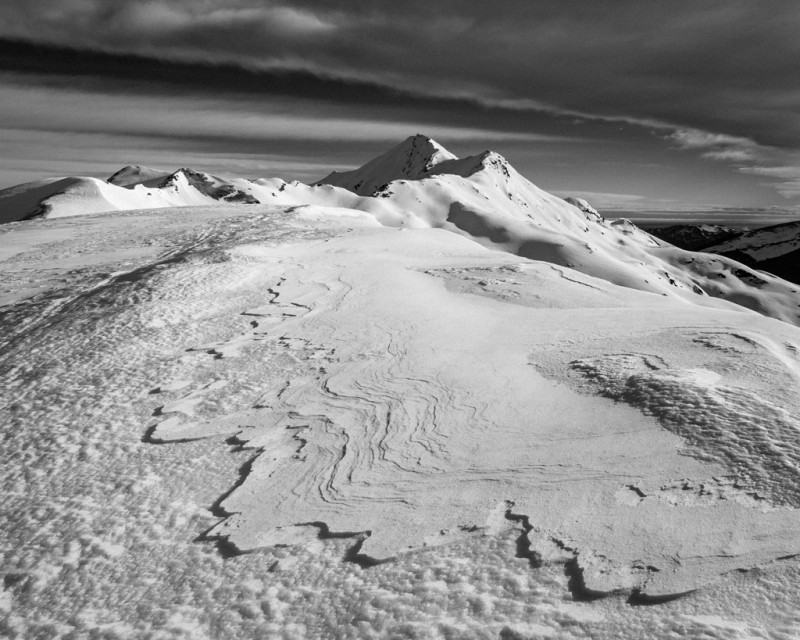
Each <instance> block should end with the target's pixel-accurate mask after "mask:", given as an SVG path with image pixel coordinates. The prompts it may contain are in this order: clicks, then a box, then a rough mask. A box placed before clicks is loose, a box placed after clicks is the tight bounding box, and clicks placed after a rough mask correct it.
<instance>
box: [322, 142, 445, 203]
mask: <svg viewBox="0 0 800 640" xmlns="http://www.w3.org/2000/svg"><path fill="white" fill-rule="evenodd" d="M455 159H456V156H454V155H453V154H452V153H450V152H449V151H447V149H445V148H444V147H442V146H441V145H440V144H438V143H437V142H435V141H434V140H431V139H430V138H428V137H426V136H423V135H421V134H417V135H416V136H412V137H410V138H408V139H406V140H404V141H403V142H401V143H400V144H398V145H397V146H396V147H393V148H392V149H389V151H387V152H386V153H384V154H382V155H380V156H378V157H377V158H375V159H374V160H371V161H370V162H368V163H367V164H365V165H364V166H363V167H361V168H359V169H356V170H355V171H344V172H337V171H334V172H333V173H331V174H329V175H328V176H326V177H325V178H323V179H322V180H320V181H319V182H317V183H316V184H330V185H333V186H335V187H342V188H344V189H347V190H348V191H353V192H354V193H357V194H359V195H363V196H369V195H372V194H373V193H375V191H377V190H378V189H380V188H381V187H382V186H384V185H385V184H387V183H389V182H393V181H394V180H403V179H405V180H419V179H420V178H423V177H425V176H426V175H428V174H429V173H430V171H431V170H432V169H433V168H434V167H436V165H438V164H439V163H441V162H445V161H447V160H455Z"/></svg>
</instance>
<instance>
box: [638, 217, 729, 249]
mask: <svg viewBox="0 0 800 640" xmlns="http://www.w3.org/2000/svg"><path fill="white" fill-rule="evenodd" d="M648 232H649V233H650V234H652V235H654V236H655V237H656V238H659V239H660V240H665V241H666V242H669V243H670V244H672V245H675V246H676V247H680V248H681V249H688V250H689V251H701V250H703V249H705V248H706V247H710V246H711V245H714V244H717V243H719V242H725V241H727V240H730V239H731V238H735V237H737V236H740V235H741V234H742V233H744V232H743V231H740V230H738V229H732V228H731V227H726V226H724V225H719V224H700V225H691V224H676V225H672V226H671V227H659V228H657V229H648ZM713 253H717V252H716V251H715V252H713Z"/></svg>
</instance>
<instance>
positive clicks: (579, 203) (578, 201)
mask: <svg viewBox="0 0 800 640" xmlns="http://www.w3.org/2000/svg"><path fill="white" fill-rule="evenodd" d="M564 201H565V202H568V203H569V204H571V205H572V206H573V207H577V208H578V209H580V210H581V211H583V212H584V213H586V214H588V215H589V216H593V217H595V218H600V217H601V216H600V213H599V212H598V211H597V209H595V208H594V207H593V206H592V205H590V204H589V203H588V202H587V201H586V200H584V199H583V198H573V197H572V196H570V197H568V198H564Z"/></svg>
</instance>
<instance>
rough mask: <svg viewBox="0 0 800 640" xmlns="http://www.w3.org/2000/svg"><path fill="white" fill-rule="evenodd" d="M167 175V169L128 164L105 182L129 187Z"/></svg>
mask: <svg viewBox="0 0 800 640" xmlns="http://www.w3.org/2000/svg"><path fill="white" fill-rule="evenodd" d="M168 175H169V171H164V170H162V169H151V168H150V167H142V166H139V165H130V164H129V165H128V166H127V167H123V168H122V169H120V170H119V171H117V172H116V173H115V174H114V175H113V176H111V177H110V178H108V180H106V182H108V184H113V185H116V186H118V187H131V186H133V185H135V184H141V183H143V182H149V181H150V180H159V179H163V178H165V177H166V176H168Z"/></svg>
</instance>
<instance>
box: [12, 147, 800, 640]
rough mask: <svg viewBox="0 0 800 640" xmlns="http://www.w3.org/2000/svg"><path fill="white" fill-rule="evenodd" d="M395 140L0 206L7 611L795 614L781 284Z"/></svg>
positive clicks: (279, 620)
mask: <svg viewBox="0 0 800 640" xmlns="http://www.w3.org/2000/svg"><path fill="white" fill-rule="evenodd" d="M414 140H416V138H414V139H412V144H411V145H410V146H411V148H412V150H413V149H417V148H418V147H419V146H420V143H421V142H424V141H419V140H417V142H416V143H414V142H413V141H414ZM407 146H408V145H407ZM421 146H422V147H423V148H424V149H427V150H428V151H429V152H430V151H431V149H433V152H432V153H427V154H426V153H420V154H419V157H420V159H421V161H420V163H419V164H414V165H413V167H415V169H414V170H415V171H417V170H419V171H422V173H424V175H422V176H421V177H416V178H413V179H412V178H410V176H406V177H403V178H400V179H399V180H395V181H394V182H392V181H391V180H390V181H389V182H388V183H387V184H388V187H387V188H385V189H379V190H378V192H376V193H375V194H374V195H373V194H370V195H369V196H363V195H359V194H357V193H354V192H353V191H350V190H348V189H345V188H342V187H336V186H330V185H328V186H325V185H320V186H307V185H301V184H300V183H285V182H283V181H281V180H278V179H272V180H259V181H255V182H251V183H245V182H244V181H242V182H234V181H226V182H222V181H219V180H217V179H216V178H214V177H213V176H207V175H206V174H199V177H198V176H197V175H194V172H191V171H189V170H182V171H180V172H177V173H176V174H169V176H165V175H160V176H158V175H157V176H155V177H153V175H152V173H148V172H142V173H140V174H136V172H135V171H129V172H127V173H126V174H125V175H126V176H127V177H125V178H124V181H126V182H127V181H128V178H130V179H131V180H134V179H136V178H137V177H138V176H139V175H142V176H143V177H144V182H138V183H133V184H132V185H131V184H129V185H128V186H127V187H121V186H116V185H108V184H107V183H103V184H107V186H109V187H114V188H118V189H123V190H126V191H131V192H134V193H135V192H136V191H135V190H136V189H139V188H141V189H159V190H163V191H164V192H165V193H166V192H169V191H175V192H176V193H196V194H200V195H198V196H197V197H198V198H200V196H202V198H203V200H202V203H203V205H204V206H193V207H186V206H184V207H183V208H173V209H161V210H157V209H149V210H132V211H128V212H117V213H106V214H104V215H102V216H78V215H76V216H67V217H58V216H52V217H49V218H48V217H45V218H44V219H39V220H32V221H27V222H18V223H13V224H10V225H5V226H4V227H3V228H2V231H0V233H2V234H3V235H2V238H3V240H2V253H0V260H1V261H0V268H2V273H3V280H2V282H3V285H2V290H0V296H2V304H3V306H2V307H1V308H0V322H2V325H3V332H2V333H0V380H2V386H3V389H4V390H5V391H6V393H4V396H3V404H2V405H0V412H2V416H0V424H3V425H4V426H3V437H4V446H3V447H2V449H0V469H2V472H1V473H0V478H1V479H2V486H3V496H4V497H3V504H2V511H0V528H1V529H2V531H3V532H4V536H3V537H2V538H0V553H2V557H3V564H2V567H3V578H4V590H3V591H2V595H0V616H2V618H0V620H2V622H0V629H2V632H3V633H4V634H5V635H7V636H8V637H16V638H28V637H31V638H33V637H36V638H68V637H70V638H71V637H89V638H204V637H208V638H250V637H252V638H263V637H285V638H302V637H337V638H339V637H342V638H348V637H359V638H377V637H393V638H414V637H425V638H428V637H431V638H438V637H441V638H448V637H459V638H540V637H554V638H573V637H574V638H585V637H592V638H641V637H653V638H673V637H719V638H748V637H774V638H792V637H797V635H798V633H800V615H798V609H797V606H796V602H797V599H798V591H797V585H798V584H800V582H799V581H798V578H800V563H798V560H797V557H796V556H797V554H798V553H800V535H798V533H799V532H800V516H798V500H800V485H798V473H797V464H798V456H800V450H799V449H798V446H797V430H798V426H799V425H798V416H797V403H796V397H797V385H798V382H799V381H800V329H798V328H797V327H796V326H795V322H796V316H793V315H792V314H791V313H790V312H789V307H790V305H794V307H795V308H796V306H797V304H798V301H797V296H796V294H795V293H794V292H793V290H792V289H791V287H790V285H788V284H787V283H785V282H783V281H781V280H780V279H778V278H772V277H771V276H767V275H766V274H762V273H759V272H754V271H752V270H748V269H746V268H744V267H743V266H742V265H739V264H738V263H735V262H733V261H731V260H728V259H724V258H717V257H715V256H711V255H704V254H694V253H690V252H686V251H682V250H679V249H677V248H670V247H661V246H659V243H657V242H656V241H655V240H653V239H652V238H651V237H650V236H649V235H648V234H646V233H644V232H642V231H641V230H638V229H637V228H636V227H634V226H633V225H631V224H630V223H627V222H624V221H623V222H614V223H611V222H605V221H603V220H601V219H599V218H597V217H596V216H594V215H592V214H591V212H587V211H584V210H582V209H581V208H580V207H576V206H574V205H572V204H569V203H567V202H564V201H563V200H560V199H558V198H555V197H553V196H550V195H549V194H545V193H544V192H541V191H540V190H538V189H537V188H536V187H534V186H533V185H532V184H531V183H529V182H527V181H526V180H524V178H522V177H521V176H519V174H517V173H516V172H515V171H514V170H513V168H511V167H510V166H509V165H508V163H507V162H505V161H504V160H503V159H502V158H501V157H500V156H498V155H497V154H492V153H486V154H480V155H479V156H475V157H471V158H465V159H461V160H459V159H455V158H454V157H449V156H450V155H451V154H447V153H446V152H445V151H444V150H442V149H441V148H440V147H439V146H438V145H436V146H434V145H433V144H431V145H429V146H428V145H425V144H422V145H421ZM404 153H405V151H404ZM415 153H416V152H415ZM395 155H396V154H394V155H391V154H390V157H389V158H388V159H387V158H386V157H384V158H383V159H382V160H381V163H382V164H380V165H373V169H374V168H375V166H379V167H383V166H387V167H390V168H391V169H392V171H394V170H395V169H396V168H397V166H398V165H397V164H396V163H394V162H393V158H394V159H396V158H395ZM414 157H416V156H414ZM426 157H427V158H428V159H427V160H424V158H426ZM432 158H433V159H435V160H436V161H435V162H431V159H432ZM422 160H424V162H423V161H422ZM390 161H391V162H390ZM399 166H400V167H401V168H402V167H405V166H406V165H405V164H403V163H400V164H399ZM445 169H447V172H445ZM376 171H377V170H376ZM376 171H375V172H373V171H372V169H371V170H370V172H371V174H370V175H373V176H375V177H377V172H376ZM387 171H388V169H387ZM440 171H441V172H442V173H439V172H440ZM393 175H396V174H393ZM414 175H418V176H419V174H414ZM388 177H391V176H388ZM154 182H157V183H158V184H160V185H162V186H157V185H155V184H153V183H154ZM148 183H150V184H151V185H153V186H147V184H148ZM45 186H46V185H45ZM351 186H352V185H351ZM129 187H131V188H129ZM228 187H231V189H235V191H234V190H231V189H229V188H228ZM37 188H38V187H37ZM353 188H355V187H353ZM59 189H60V188H59ZM45 190H46V189H45ZM389 192H391V193H389ZM209 193H211V194H212V195H209ZM237 193H244V194H249V195H252V197H253V198H255V199H257V200H259V202H260V204H255V203H251V204H246V203H244V202H241V201H240V202H239V203H238V204H231V203H230V201H229V199H228V197H229V196H230V195H231V194H233V196H234V198H236V197H237V196H236V194H237ZM272 193H274V194H275V195H274V201H273V202H272V203H269V198H271V197H272V196H270V194H272ZM382 193H388V194H389V195H388V196H387V197H382V196H381V194H382ZM92 197H94V196H92ZM92 197H89V199H88V200H87V202H89V203H91V202H94V200H92ZM193 197H194V196H193ZM75 198H76V199H75V202H77V201H78V199H79V198H78V197H77V196H75ZM209 198H210V199H211V200H212V201H214V204H213V205H211V206H208V205H207V202H208V199H209ZM487 198H488V202H487V200H486V199H487ZM220 199H221V200H222V202H218V201H217V200H220ZM281 200H282V201H281ZM75 206H76V207H77V206H78V205H77V204H76V205H75ZM75 210H76V211H77V208H76V209H75ZM583 238H586V240H583ZM582 243H586V244H589V245H591V246H590V249H587V248H586V247H585V244H582ZM662 270H663V271H668V273H667V275H662V276H661V278H660V279H658V275H659V273H660V272H661V271H662ZM670 279H672V280H673V281H674V284H672V283H670V281H669V280H670ZM695 283H699V284H695ZM712 285H715V286H717V287H718V289H717V290H716V293H714V290H713V289H712ZM692 286H697V287H698V288H700V289H702V290H703V294H704V295H700V294H699V293H697V292H695V291H694V290H693V289H692ZM706 289H708V291H707V290H706ZM664 294H666V295H664ZM706 294H708V295H706ZM742 304H746V305H747V306H749V307H750V308H751V310H748V309H745V307H743V306H742ZM754 311H758V312H754ZM782 320H786V321H782ZM641 604H653V605H657V606H651V607H642V606H636V605H641Z"/></svg>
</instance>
